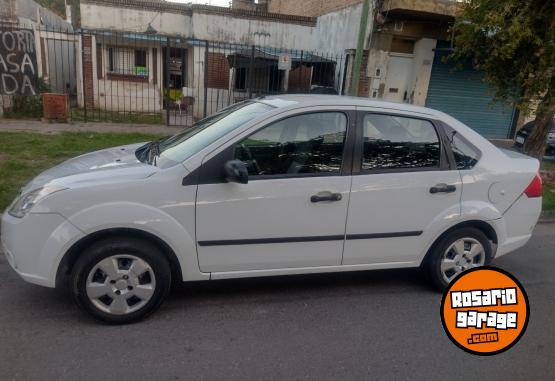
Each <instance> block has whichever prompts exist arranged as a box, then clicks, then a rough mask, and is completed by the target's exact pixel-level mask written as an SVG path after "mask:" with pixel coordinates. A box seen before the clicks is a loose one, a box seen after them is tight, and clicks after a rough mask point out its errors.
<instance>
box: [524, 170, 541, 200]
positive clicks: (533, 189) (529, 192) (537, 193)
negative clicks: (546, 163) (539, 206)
mask: <svg viewBox="0 0 555 381" xmlns="http://www.w3.org/2000/svg"><path fill="white" fill-rule="evenodd" d="M524 194H525V195H526V196H528V197H530V198H533V197H541V196H542V178H541V177H540V175H539V174H537V175H536V176H535V177H534V179H533V180H532V182H531V183H530V185H528V187H527V188H526V190H525V191H524Z"/></svg>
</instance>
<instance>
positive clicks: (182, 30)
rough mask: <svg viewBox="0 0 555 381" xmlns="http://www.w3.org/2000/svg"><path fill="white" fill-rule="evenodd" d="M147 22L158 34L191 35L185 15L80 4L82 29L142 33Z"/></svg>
mask: <svg viewBox="0 0 555 381" xmlns="http://www.w3.org/2000/svg"><path fill="white" fill-rule="evenodd" d="M149 22H150V23H151V25H152V27H154V28H155V29H156V30H157V31H158V33H160V34H170V35H176V36H183V37H191V36H192V35H193V30H192V22H191V17H190V16H188V15H185V14H178V13H167V12H157V11H154V10H146V9H133V8H117V7H112V6H105V5H100V4H83V3H82V4H81V27H82V28H83V29H112V30H119V31H127V32H139V33H142V32H145V31H146V28H147V26H148V23H149Z"/></svg>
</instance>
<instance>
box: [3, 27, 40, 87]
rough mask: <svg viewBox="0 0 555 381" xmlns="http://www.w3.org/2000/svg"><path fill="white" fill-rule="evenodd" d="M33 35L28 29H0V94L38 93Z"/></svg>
mask: <svg viewBox="0 0 555 381" xmlns="http://www.w3.org/2000/svg"><path fill="white" fill-rule="evenodd" d="M37 86H38V74H37V57H36V49H35V37H34V34H33V31H32V30H29V29H17V30H16V29H13V30H12V29H10V30H5V29H0V94H2V95H37V94H38V89H37Z"/></svg>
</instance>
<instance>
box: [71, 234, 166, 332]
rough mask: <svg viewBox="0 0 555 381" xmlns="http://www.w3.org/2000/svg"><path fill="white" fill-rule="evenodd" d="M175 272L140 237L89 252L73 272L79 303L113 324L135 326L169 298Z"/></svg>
mask: <svg viewBox="0 0 555 381" xmlns="http://www.w3.org/2000/svg"><path fill="white" fill-rule="evenodd" d="M170 285H171V271H170V267H169V264H168V261H167V260H166V258H165V257H164V255H163V253H162V252H161V251H160V250H159V249H158V247H156V246H155V245H152V244H151V243H150V242H147V241H144V240H141V239H136V238H126V237H121V238H109V239H105V240H103V241H100V242H97V243H95V244H94V245H92V246H91V247H89V248H88V249H87V250H85V251H84V252H83V253H82V255H81V256H80V258H79V259H78V260H77V262H76V263H75V266H74V267H73V270H72V273H71V286H72V294H73V297H74V299H75V301H76V302H77V304H78V305H79V306H80V307H81V308H82V309H83V310H85V311H86V312H88V313H89V314H91V315H92V316H93V317H95V318H97V319H100V320H103V321H105V322H109V323H119V324H122V323H131V322H134V321H137V320H139V319H142V318H144V317H145V316H147V315H149V314H150V313H152V312H154V311H155V310H156V309H157V308H158V307H159V306H160V305H161V304H162V302H163V300H164V299H165V297H166V296H167V294H168V292H169V289H170Z"/></svg>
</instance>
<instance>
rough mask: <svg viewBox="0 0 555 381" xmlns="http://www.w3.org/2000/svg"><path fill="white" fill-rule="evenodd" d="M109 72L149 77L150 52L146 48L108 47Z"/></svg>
mask: <svg viewBox="0 0 555 381" xmlns="http://www.w3.org/2000/svg"><path fill="white" fill-rule="evenodd" d="M108 72H109V73H113V74H124V75H136V76H140V77H148V54H147V51H146V49H141V48H139V49H137V48H122V47H110V48H108Z"/></svg>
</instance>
